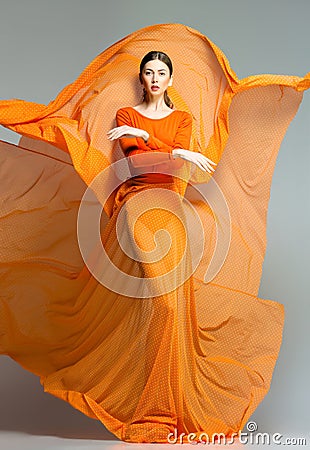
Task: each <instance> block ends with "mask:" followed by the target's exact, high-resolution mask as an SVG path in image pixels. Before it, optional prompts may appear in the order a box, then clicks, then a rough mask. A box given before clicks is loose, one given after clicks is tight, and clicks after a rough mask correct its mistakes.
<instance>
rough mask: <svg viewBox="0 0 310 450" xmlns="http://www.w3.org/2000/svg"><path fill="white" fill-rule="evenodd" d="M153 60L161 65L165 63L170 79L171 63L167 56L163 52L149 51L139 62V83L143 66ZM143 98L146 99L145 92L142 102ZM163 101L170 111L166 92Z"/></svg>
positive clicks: (170, 106) (170, 102) (170, 105)
mask: <svg viewBox="0 0 310 450" xmlns="http://www.w3.org/2000/svg"><path fill="white" fill-rule="evenodd" d="M154 59H159V61H162V62H163V63H165V64H166V65H167V66H168V68H169V72H170V77H171V75H172V72H173V67H172V62H171V59H170V58H169V56H168V55H167V54H166V53H164V52H158V51H151V52H148V53H147V54H146V55H144V56H143V58H142V60H141V62H140V73H139V78H140V81H141V75H142V70H143V67H144V66H145V64H146V63H147V62H149V61H152V60H154ZM145 97H146V92H145V91H144V93H143V101H144V100H145ZM164 100H165V103H166V105H167V106H169V108H171V109H172V108H173V103H172V101H171V99H170V97H169V95H168V94H167V91H165V94H164Z"/></svg>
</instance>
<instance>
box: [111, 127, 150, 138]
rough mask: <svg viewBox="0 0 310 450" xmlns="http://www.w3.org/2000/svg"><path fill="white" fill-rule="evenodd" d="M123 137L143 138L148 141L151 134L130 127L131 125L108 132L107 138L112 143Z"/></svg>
mask: <svg viewBox="0 0 310 450" xmlns="http://www.w3.org/2000/svg"><path fill="white" fill-rule="evenodd" d="M122 136H126V137H141V138H142V139H144V140H145V141H146V140H147V139H148V137H149V134H148V133H147V132H146V131H145V130H141V129H140V128H134V127H130V126H129V125H122V126H120V127H116V128H112V130H110V131H108V132H107V137H108V139H109V140H110V141H113V140H114V139H119V138H120V137H122Z"/></svg>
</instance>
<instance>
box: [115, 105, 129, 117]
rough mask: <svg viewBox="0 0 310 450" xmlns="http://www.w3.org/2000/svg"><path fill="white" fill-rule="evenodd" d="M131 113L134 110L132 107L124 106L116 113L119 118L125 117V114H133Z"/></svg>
mask: <svg viewBox="0 0 310 450" xmlns="http://www.w3.org/2000/svg"><path fill="white" fill-rule="evenodd" d="M131 111H132V108H131V107H130V106H124V107H123V108H119V109H118V110H117V111H116V115H117V116H118V115H123V114H125V115H129V114H130V113H131Z"/></svg>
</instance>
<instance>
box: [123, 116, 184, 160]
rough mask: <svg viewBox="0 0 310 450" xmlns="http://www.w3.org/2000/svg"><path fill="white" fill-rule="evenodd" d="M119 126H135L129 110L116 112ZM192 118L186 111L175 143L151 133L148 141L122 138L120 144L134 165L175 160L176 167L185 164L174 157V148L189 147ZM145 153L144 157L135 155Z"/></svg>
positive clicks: (137, 138) (136, 138) (138, 138)
mask: <svg viewBox="0 0 310 450" xmlns="http://www.w3.org/2000/svg"><path fill="white" fill-rule="evenodd" d="M116 123H117V126H122V125H128V126H133V124H132V121H131V117H130V114H129V112H128V111H127V110H126V109H119V110H118V111H117V113H116ZM191 131H192V118H191V116H190V114H188V113H186V112H184V117H183V118H182V120H181V122H180V124H179V127H178V131H177V133H176V136H175V139H174V142H173V145H168V144H166V143H164V142H162V141H161V140H160V139H158V138H156V137H155V136H153V135H151V134H150V135H149V139H148V141H147V143H146V142H145V141H144V140H143V139H142V138H140V137H132V138H126V137H124V138H120V145H121V148H122V150H123V152H124V154H125V156H127V157H130V161H131V163H132V165H133V166H134V167H143V166H150V165H157V164H162V163H165V162H174V164H175V166H176V168H178V167H180V166H181V165H183V161H181V160H179V158H178V159H174V158H173V155H172V150H173V149H176V148H185V149H188V147H189V144H190V139H191ZM137 154H140V155H141V154H143V157H134V155H137Z"/></svg>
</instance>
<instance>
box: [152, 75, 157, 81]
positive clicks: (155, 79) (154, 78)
mask: <svg viewBox="0 0 310 450" xmlns="http://www.w3.org/2000/svg"><path fill="white" fill-rule="evenodd" d="M156 82H157V75H156V73H154V74H153V78H152V83H156Z"/></svg>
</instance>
